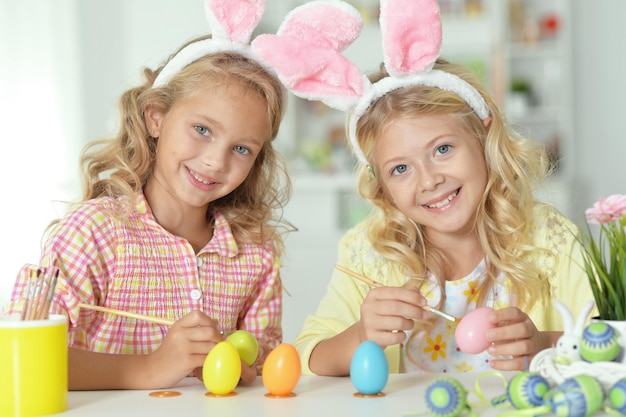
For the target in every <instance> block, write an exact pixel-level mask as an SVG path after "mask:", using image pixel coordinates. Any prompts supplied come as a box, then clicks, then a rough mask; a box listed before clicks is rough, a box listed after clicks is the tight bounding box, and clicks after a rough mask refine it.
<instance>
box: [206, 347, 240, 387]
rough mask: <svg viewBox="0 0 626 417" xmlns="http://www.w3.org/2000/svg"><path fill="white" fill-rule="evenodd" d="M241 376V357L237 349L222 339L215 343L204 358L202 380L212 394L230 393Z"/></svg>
mask: <svg viewBox="0 0 626 417" xmlns="http://www.w3.org/2000/svg"><path fill="white" fill-rule="evenodd" d="M240 377H241V359H240V358H239V353H237V349H235V347H234V346H233V345H232V344H230V343H228V342H227V341H222V342H219V343H217V344H216V345H215V346H214V347H213V349H211V351H210V352H209V354H208V355H207V357H206V359H205V360H204V366H203V367H202V380H203V381H204V386H205V387H206V389H207V390H209V392H210V393H211V394H213V395H227V394H230V393H231V392H232V391H233V390H234V389H235V387H236V386H237V384H238V383H239V378H240Z"/></svg>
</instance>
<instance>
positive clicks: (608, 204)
mask: <svg viewBox="0 0 626 417" xmlns="http://www.w3.org/2000/svg"><path fill="white" fill-rule="evenodd" d="M624 216H626V195H622V194H613V195H610V196H608V197H607V198H600V200H598V201H597V202H596V203H595V204H594V205H593V207H591V208H589V209H587V210H585V217H586V218H587V222H588V223H594V224H598V223H599V224H606V223H610V222H613V221H615V220H619V219H621V218H622V217H624Z"/></svg>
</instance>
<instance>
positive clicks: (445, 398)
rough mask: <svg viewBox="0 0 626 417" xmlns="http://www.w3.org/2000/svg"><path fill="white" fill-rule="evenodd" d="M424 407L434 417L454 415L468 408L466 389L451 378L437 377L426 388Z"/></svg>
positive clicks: (454, 416) (453, 416)
mask: <svg viewBox="0 0 626 417" xmlns="http://www.w3.org/2000/svg"><path fill="white" fill-rule="evenodd" d="M426 407H427V408H428V411H430V412H431V413H432V414H433V415H434V416H435V417H456V416H458V415H459V414H461V413H462V412H463V411H464V410H466V409H468V408H469V407H468V405H467V391H466V390H465V387H463V385H461V383H460V382H459V381H457V380H456V379H453V378H445V377H444V378H437V379H435V380H434V381H432V382H431V383H430V384H429V385H428V387H427V388H426Z"/></svg>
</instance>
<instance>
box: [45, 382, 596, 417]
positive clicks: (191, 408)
mask: <svg viewBox="0 0 626 417" xmlns="http://www.w3.org/2000/svg"><path fill="white" fill-rule="evenodd" d="M480 375H484V374H480V373H467V374H448V375H447V376H451V377H454V378H456V379H457V380H459V381H460V382H461V383H462V384H463V386H465V388H466V389H467V390H468V391H470V394H469V396H468V401H469V402H470V403H474V404H476V403H477V401H478V400H479V398H478V397H477V396H475V394H474V393H473V392H475V381H476V379H477V377H478V376H480ZM503 375H504V376H505V378H506V379H507V380H509V379H510V378H511V377H512V376H513V375H514V374H513V373H504V374H503ZM439 376H443V375H441V374H421V375H419V374H392V375H390V377H389V381H388V383H387V386H386V387H385V389H384V393H385V396H383V397H377V398H360V397H355V396H354V393H355V392H356V390H355V388H354V386H353V385H352V382H351V380H350V378H348V377H345V378H332V377H312V376H302V377H301V378H300V380H299V382H298V385H297V386H296V388H295V389H294V393H296V396H294V397H290V398H267V397H266V396H265V393H266V392H267V391H266V389H265V387H264V386H263V383H262V379H261V377H258V378H257V380H256V381H255V383H254V384H253V385H249V386H238V387H237V388H236V390H235V392H236V393H237V394H236V395H234V396H230V397H219V398H216V397H207V396H206V395H205V394H206V392H207V391H206V388H205V387H204V385H203V384H202V382H200V381H198V380H197V379H195V378H186V379H185V380H184V381H182V382H181V383H180V384H178V385H177V386H176V387H174V388H172V389H171V390H172V391H177V392H180V393H181V395H179V396H176V397H163V398H155V397H152V396H150V395H149V394H150V393H152V392H155V390H150V391H140V390H133V391H79V392H70V393H69V397H68V410H67V411H66V412H64V413H60V414H57V415H60V416H81V417H85V416H88V417H100V416H114V417H122V416H150V417H160V416H168V417H169V416H181V417H183V416H184V417H193V416H204V417H207V416H216V417H217V416H219V417H229V416H238V417H243V416H246V417H248V416H250V417H257V416H271V417H282V416H285V417H287V416H288V417H294V416H297V417H299V416H311V417H327V416H328V417H335V416H338V417H349V416H355V417H356V416H358V417H367V416H377V417H388V416H402V415H403V414H404V413H410V412H423V413H425V414H424V415H428V413H427V411H428V410H427V408H426V405H425V402H424V393H425V390H426V387H427V386H428V384H429V383H430V382H431V381H432V380H433V379H435V378H436V377H439ZM479 384H480V389H481V391H482V393H483V395H484V397H485V398H486V399H488V400H491V399H492V398H493V397H495V396H497V395H501V394H503V393H504V392H505V388H504V383H503V381H502V380H501V379H499V378H497V377H495V376H483V377H481V378H480V380H479ZM473 409H474V411H475V412H476V414H477V415H479V416H481V417H483V416H497V415H498V414H500V413H502V412H503V411H505V410H512V408H510V407H508V408H494V407H492V406H491V405H489V404H484V405H483V406H482V407H474V408H473ZM601 415H605V416H608V414H603V413H597V414H594V416H601ZM461 416H463V417H467V416H469V414H468V413H467V412H464V413H462V414H461Z"/></svg>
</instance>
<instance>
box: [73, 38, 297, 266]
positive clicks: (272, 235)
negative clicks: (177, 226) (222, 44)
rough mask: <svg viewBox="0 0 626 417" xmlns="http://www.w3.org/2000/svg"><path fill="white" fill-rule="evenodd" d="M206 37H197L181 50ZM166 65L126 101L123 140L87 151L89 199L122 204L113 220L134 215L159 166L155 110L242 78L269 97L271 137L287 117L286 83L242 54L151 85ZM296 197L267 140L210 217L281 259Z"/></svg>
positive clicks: (212, 58)
mask: <svg viewBox="0 0 626 417" xmlns="http://www.w3.org/2000/svg"><path fill="white" fill-rule="evenodd" d="M206 38H208V36H205V37H202V38H198V39H195V40H192V41H190V42H188V43H187V44H185V45H183V46H182V47H181V48H180V49H182V48H184V47H185V46H186V45H188V44H189V43H192V42H196V41H198V40H202V39H206ZM174 55H175V54H173V55H172V56H170V57H169V58H168V60H169V59H171V58H172V57H173V56H174ZM162 68H163V65H162V66H161V67H159V68H158V69H156V70H154V71H153V70H151V69H149V68H145V69H144V71H143V75H144V81H143V83H142V84H141V85H139V86H137V87H135V88H132V89H130V90H128V91H126V92H125V93H124V94H123V95H122V96H121V98H120V101H119V113H120V127H119V131H118V132H117V134H116V136H114V137H111V138H103V139H98V140H95V141H93V142H90V143H88V144H87V145H86V146H85V148H84V149H83V151H82V153H81V158H80V164H81V169H82V179H83V191H82V201H86V200H90V199H93V198H98V197H105V196H106V197H111V198H113V199H116V200H117V201H119V202H120V204H118V207H116V212H115V213H114V215H116V216H118V217H124V216H128V215H129V214H130V212H131V211H132V210H133V209H134V207H135V204H134V202H135V201H136V197H137V196H138V195H139V193H141V192H142V189H143V187H144V186H145V185H146V182H147V180H148V178H149V177H150V176H151V175H152V171H153V168H154V163H155V157H156V144H157V140H158V139H155V138H152V137H150V134H149V132H148V130H147V127H146V123H145V120H144V112H145V111H146V109H147V108H148V107H149V106H150V107H153V108H155V109H157V110H159V111H160V112H162V113H163V114H165V113H167V112H168V111H169V110H170V109H171V108H172V107H173V106H174V105H176V103H178V102H179V101H180V100H183V99H185V98H187V97H190V96H193V95H194V94H196V91H199V90H200V87H202V86H204V85H206V84H207V83H208V84H215V85H219V84H220V83H224V82H225V81H228V80H236V81H237V82H240V83H241V85H242V86H243V87H244V88H247V89H250V90H251V91H253V92H255V93H256V94H258V95H259V96H260V97H262V98H263V99H264V101H265V103H266V104H267V108H266V112H267V120H268V122H269V127H270V132H268V133H269V134H270V135H269V136H270V138H271V139H272V140H273V139H274V138H275V137H276V135H277V134H278V129H279V126H280V122H281V120H282V116H283V114H284V107H285V105H286V98H285V95H284V89H283V87H282V85H281V84H280V83H279V81H278V80H277V79H276V78H274V77H273V76H272V75H270V74H269V73H268V72H267V71H266V70H265V69H264V68H263V67H262V66H261V65H260V64H259V63H258V62H256V61H254V60H252V59H249V58H247V57H245V56H243V55H241V54H238V53H235V52H227V51H224V52H216V53H212V54H209V55H206V56H204V57H202V58H200V59H198V60H196V61H195V62H193V63H191V64H189V65H188V66H186V67H185V68H184V69H182V70H181V71H180V72H178V73H177V74H176V75H175V76H174V77H173V78H172V79H171V80H170V82H169V83H167V84H166V85H164V86H161V87H158V88H152V85H153V82H154V79H155V78H156V76H157V75H158V74H159V72H160V71H161V70H162ZM290 196H291V181H290V179H289V177H288V175H287V171H286V165H285V162H284V159H283V158H282V157H281V155H280V154H279V153H278V152H276V150H275V149H274V148H273V146H272V141H268V142H266V143H265V144H264V145H263V147H262V149H261V151H260V152H259V155H258V156H257V158H256V160H255V162H254V165H253V167H252V169H251V170H250V173H249V174H248V176H247V178H246V179H245V181H244V182H243V183H242V184H241V185H240V186H239V187H237V189H235V190H233V191H232V192H231V193H230V194H228V195H226V196H224V197H222V198H220V199H218V200H215V201H213V202H212V203H211V204H210V208H209V213H207V217H208V216H210V215H211V213H210V212H211V211H216V212H220V213H222V214H224V215H225V216H226V217H227V218H228V221H229V224H230V227H231V229H232V232H233V234H234V236H235V238H236V239H237V241H241V242H253V243H257V244H263V243H265V242H268V241H273V244H274V250H275V252H276V254H277V255H281V254H282V253H283V251H284V234H285V233H286V232H287V231H291V230H293V229H294V228H293V226H291V224H289V223H288V222H286V221H285V220H284V219H283V218H282V213H283V209H284V206H285V204H286V203H287V201H288V200H289V198H290Z"/></svg>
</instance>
